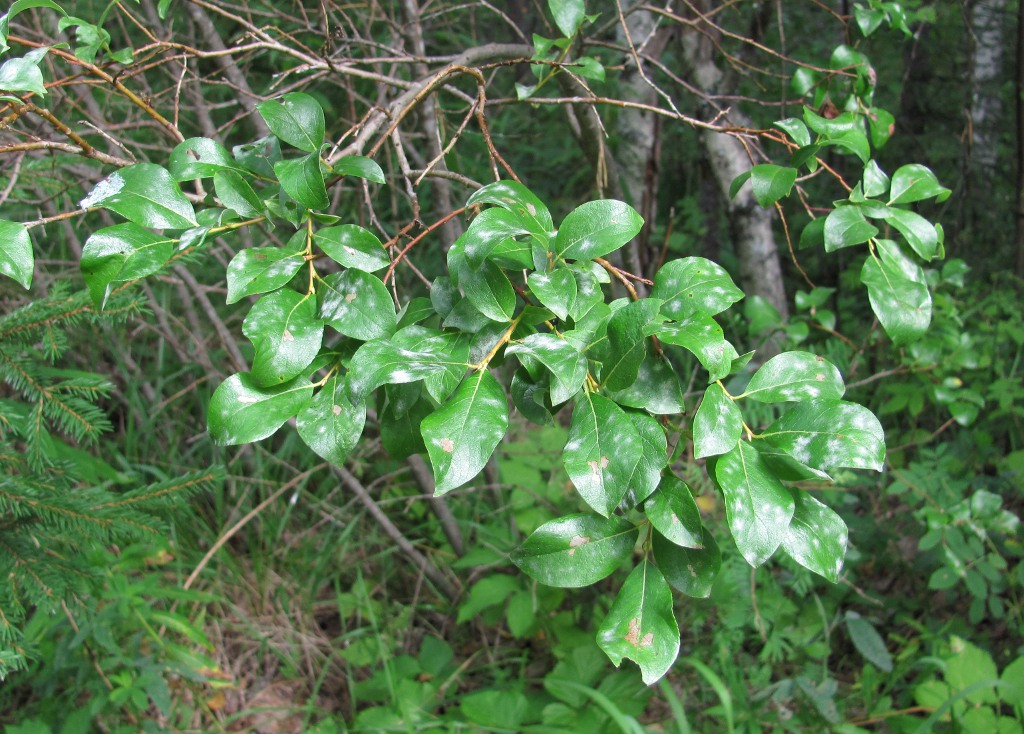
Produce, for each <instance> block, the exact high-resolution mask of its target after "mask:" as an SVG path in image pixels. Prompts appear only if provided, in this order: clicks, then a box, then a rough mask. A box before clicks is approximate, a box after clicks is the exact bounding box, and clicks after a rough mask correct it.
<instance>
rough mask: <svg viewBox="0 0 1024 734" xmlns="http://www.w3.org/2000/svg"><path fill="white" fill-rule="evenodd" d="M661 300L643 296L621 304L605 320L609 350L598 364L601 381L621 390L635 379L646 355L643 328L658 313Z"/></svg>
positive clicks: (610, 388)
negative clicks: (600, 365)
mask: <svg viewBox="0 0 1024 734" xmlns="http://www.w3.org/2000/svg"><path fill="white" fill-rule="evenodd" d="M660 307H661V301H658V300H656V299H653V298H643V299H641V300H639V301H634V302H633V303H630V304H627V305H626V306H623V307H622V308H620V309H619V310H618V311H616V312H615V313H614V314H612V317H611V318H610V319H609V320H608V352H607V355H606V356H605V358H604V359H603V364H602V368H601V384H602V386H603V387H606V388H608V389H609V390H622V389H624V388H627V387H629V386H630V385H632V384H633V383H634V382H636V378H637V375H638V374H639V372H640V364H641V363H642V362H643V361H644V357H646V356H647V346H646V335H645V334H646V329H647V326H648V324H650V323H651V322H652V321H654V319H655V318H656V317H657V316H658V309H659V308H660Z"/></svg>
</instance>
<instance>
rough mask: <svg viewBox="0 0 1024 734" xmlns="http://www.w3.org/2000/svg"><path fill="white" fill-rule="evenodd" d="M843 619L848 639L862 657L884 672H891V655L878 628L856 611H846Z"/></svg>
mask: <svg viewBox="0 0 1024 734" xmlns="http://www.w3.org/2000/svg"><path fill="white" fill-rule="evenodd" d="M844 621H845V622H846V631H847V632H849V633H850V641H851V642H852V643H853V646H854V647H855V648H857V652H859V653H860V654H861V655H863V656H864V659H865V660H867V661H868V662H869V663H871V664H872V665H874V666H875V667H876V668H878V669H879V670H881V671H882V672H884V673H891V672H892V655H890V654H889V651H888V650H887V649H886V647H885V640H883V639H882V636H881V635H880V634H878V630H876V629H875V628H874V626H873V625H872V624H871V623H870V622H868V621H867V620H866V619H864V618H863V617H861V616H860V615H859V614H857V613H856V612H852V611H851V612H847V613H846V615H845V617H844Z"/></svg>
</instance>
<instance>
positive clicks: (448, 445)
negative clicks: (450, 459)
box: [441, 438, 455, 454]
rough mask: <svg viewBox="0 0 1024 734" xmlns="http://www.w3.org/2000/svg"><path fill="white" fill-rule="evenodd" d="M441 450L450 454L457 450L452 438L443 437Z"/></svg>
mask: <svg viewBox="0 0 1024 734" xmlns="http://www.w3.org/2000/svg"><path fill="white" fill-rule="evenodd" d="M441 450H442V451H444V452H445V453H446V454H450V453H452V452H453V451H455V443H454V442H453V441H452V440H451V439H450V438H442V439H441Z"/></svg>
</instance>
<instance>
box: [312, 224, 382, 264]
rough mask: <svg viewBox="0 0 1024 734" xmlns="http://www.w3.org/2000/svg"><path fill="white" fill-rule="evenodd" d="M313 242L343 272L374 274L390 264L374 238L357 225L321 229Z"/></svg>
mask: <svg viewBox="0 0 1024 734" xmlns="http://www.w3.org/2000/svg"><path fill="white" fill-rule="evenodd" d="M313 241H314V242H315V243H316V245H317V247H319V248H320V249H321V250H323V252H324V254H325V255H327V257H329V258H331V259H332V260H334V262H336V263H338V264H339V265H342V266H344V267H346V268H358V269H359V270H363V271H365V272H367V273H374V272H376V271H378V270H381V269H383V268H386V267H387V266H388V265H390V264H391V259H390V258H389V257H388V253H387V250H385V249H384V245H383V244H381V241H380V240H379V239H377V236H376V235H374V234H373V232H371V231H370V230H368V229H364V228H363V227H360V226H358V225H356V224H343V225H341V226H340V227H327V228H326V229H321V230H320V231H318V232H317V233H316V234H315V235H313Z"/></svg>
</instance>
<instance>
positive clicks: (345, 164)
mask: <svg viewBox="0 0 1024 734" xmlns="http://www.w3.org/2000/svg"><path fill="white" fill-rule="evenodd" d="M331 167H332V168H333V169H334V172H335V173H340V174H341V175H342V176H353V177H355V178H365V179H366V180H367V181H372V182H373V183H378V184H383V183H385V179H384V169H383V168H381V167H380V166H379V165H378V164H377V162H376V161H374V160H373V159H371V158H366V157H364V156H361V155H346V156H343V157H341V158H339V159H338V160H337V161H335V162H334V163H333V164H332V166H331Z"/></svg>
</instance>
